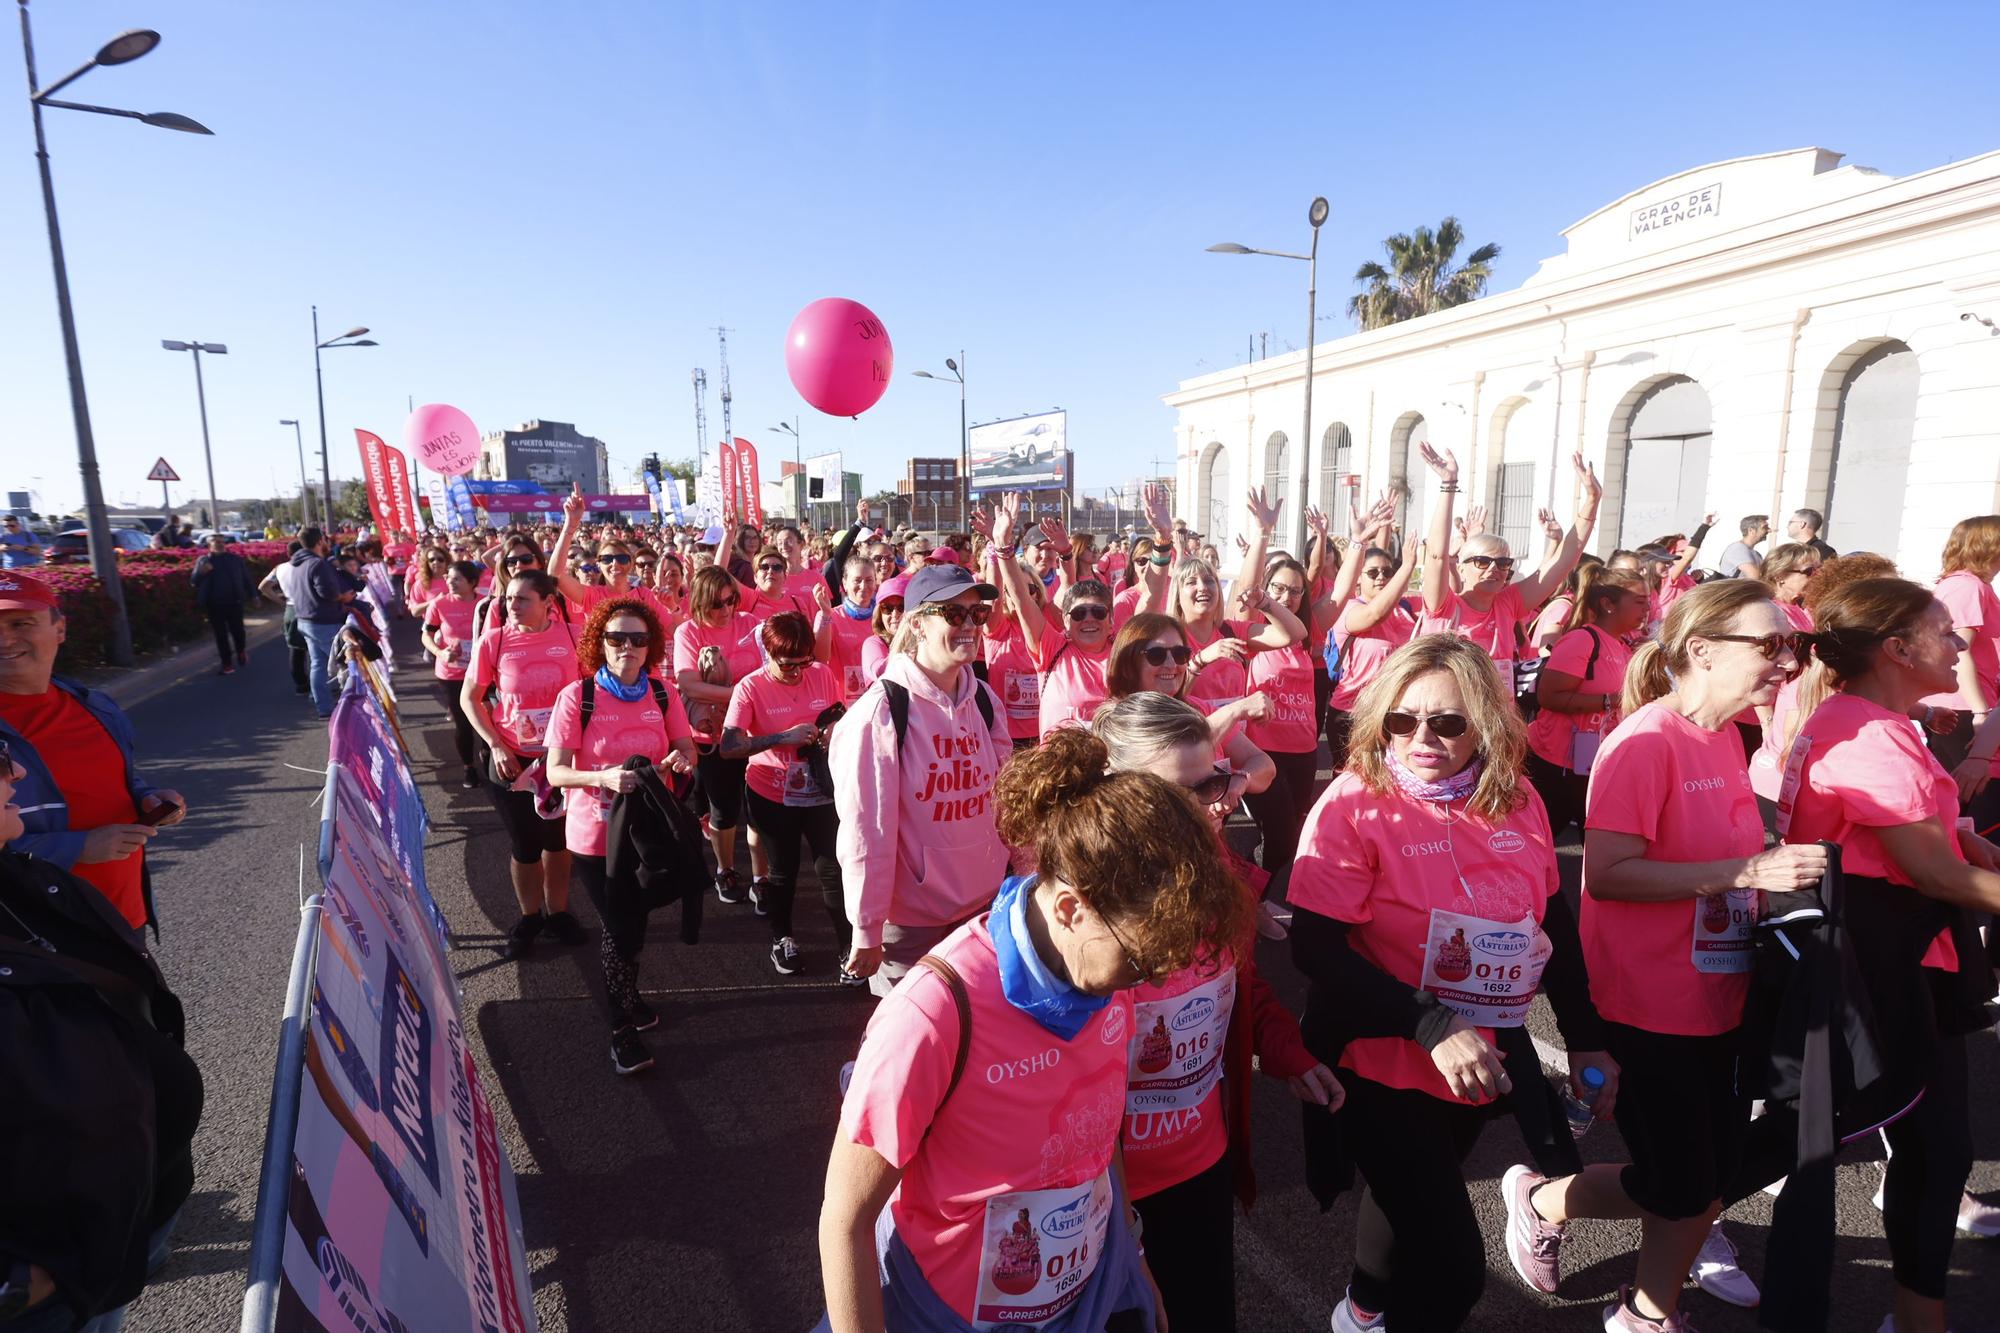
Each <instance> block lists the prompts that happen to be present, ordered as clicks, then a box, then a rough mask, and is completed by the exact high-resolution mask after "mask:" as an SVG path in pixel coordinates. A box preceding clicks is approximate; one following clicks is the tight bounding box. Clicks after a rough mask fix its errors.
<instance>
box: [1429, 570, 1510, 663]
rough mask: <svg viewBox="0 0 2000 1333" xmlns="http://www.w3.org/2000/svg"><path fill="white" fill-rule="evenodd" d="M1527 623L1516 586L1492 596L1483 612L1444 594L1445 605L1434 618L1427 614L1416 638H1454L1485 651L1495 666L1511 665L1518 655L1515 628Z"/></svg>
mask: <svg viewBox="0 0 2000 1333" xmlns="http://www.w3.org/2000/svg"><path fill="white" fill-rule="evenodd" d="M1527 619H1529V616H1528V608H1527V607H1526V606H1524V605H1522V603H1521V590H1520V588H1519V587H1518V586H1517V585H1515V584H1512V583H1510V584H1508V585H1507V586H1506V587H1504V588H1502V589H1501V590H1500V591H1499V592H1497V593H1495V594H1494V596H1493V604H1492V605H1491V606H1489V607H1487V608H1486V609H1485V610H1484V611H1481V610H1479V609H1478V608H1477V607H1475V606H1473V604H1472V603H1471V602H1468V601H1466V600H1465V599H1464V598H1463V597H1461V596H1459V595H1458V594H1457V593H1455V592H1453V591H1452V590H1451V589H1450V588H1446V589H1445V590H1444V601H1443V602H1442V603H1441V604H1440V605H1439V607H1438V610H1437V612H1436V614H1434V615H1433V614H1430V613H1428V612H1427V613H1426V614H1425V616H1424V619H1423V623H1422V625H1421V626H1419V628H1418V630H1417V632H1418V633H1419V634H1456V635H1457V636H1458V637H1459V638H1461V639H1466V640H1468V641H1470V642H1472V643H1476V644H1478V645H1479V646H1480V647H1481V648H1484V649H1485V650H1486V651H1487V653H1488V654H1489V655H1490V656H1491V657H1492V658H1493V660H1494V661H1496V662H1511V661H1513V660H1514V659H1515V658H1516V657H1517V656H1518V655H1519V654H1518V653H1517V652H1516V650H1515V642H1514V641H1515V634H1514V628H1515V626H1517V625H1519V624H1520V623H1521V622H1522V621H1524V620H1527Z"/></svg>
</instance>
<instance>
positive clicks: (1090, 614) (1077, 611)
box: [1069, 602, 1111, 620]
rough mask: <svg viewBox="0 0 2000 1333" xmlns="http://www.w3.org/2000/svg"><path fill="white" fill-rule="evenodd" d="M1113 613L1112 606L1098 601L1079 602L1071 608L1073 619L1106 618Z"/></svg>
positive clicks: (1070, 613) (1070, 612)
mask: <svg viewBox="0 0 2000 1333" xmlns="http://www.w3.org/2000/svg"><path fill="white" fill-rule="evenodd" d="M1110 615H1111V608H1110V607H1108V606H1100V605H1099V604H1098V603H1096V602H1078V603H1077V604H1076V605H1075V606H1072V607H1071V608H1070V609H1069V618H1070V619H1071V620H1105V619H1108V618H1109V617H1110Z"/></svg>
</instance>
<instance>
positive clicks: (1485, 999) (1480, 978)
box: [1423, 907, 1554, 1028]
mask: <svg viewBox="0 0 2000 1333" xmlns="http://www.w3.org/2000/svg"><path fill="white" fill-rule="evenodd" d="M1552 952H1554V946H1552V945H1551V944H1550V943H1549V937H1548V936H1546V935H1544V934H1543V933H1542V928H1541V925H1540V923H1538V922H1537V921H1536V920H1535V918H1534V917H1533V916H1524V917H1522V918H1521V919H1520V920H1519V921H1516V922H1514V923H1513V924H1512V925H1504V924H1502V923H1501V922H1498V921H1487V920H1483V919H1482V918H1480V917H1476V916H1470V915H1467V914H1466V913H1463V912H1447V911H1445V910H1444V909H1443V908H1441V907H1434V908H1432V909H1431V930H1430V939H1429V940H1428V941H1427V942H1426V944H1425V945H1424V979H1423V989H1424V990H1427V991H1429V992H1430V993H1431V994H1433V995H1435V996H1437V997H1438V1000H1439V1001H1440V1002H1441V1003H1442V1004H1443V1005H1444V1006H1445V1007H1446V1008H1447V1009H1450V1010H1452V1011H1453V1012H1455V1013H1457V1014H1459V1015H1460V1016H1462V1017H1463V1018H1464V1019H1465V1020H1466V1021H1467V1022H1468V1023H1473V1024H1476V1025H1478V1026H1479V1027H1484V1028H1517V1027H1520V1026H1521V1024H1522V1022H1523V1021H1525V1020H1526V1018H1527V1016H1528V1006H1529V1005H1530V1004H1532V1003H1533V1002H1534V998H1535V990H1536V988H1537V987H1538V986H1540V985H1541V982H1542V969H1543V968H1545V967H1547V966H1548V963H1549V955H1550V954H1551V953H1552Z"/></svg>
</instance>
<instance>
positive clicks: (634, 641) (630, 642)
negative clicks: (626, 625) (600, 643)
mask: <svg viewBox="0 0 2000 1333" xmlns="http://www.w3.org/2000/svg"><path fill="white" fill-rule="evenodd" d="M652 641H653V635H652V632H651V631H650V630H643V629H629V630H628V629H608V630H606V631H604V642H605V643H606V644H607V645H609V646H610V647H613V648H644V647H645V646H646V645H647V644H649V643H651V642H652Z"/></svg>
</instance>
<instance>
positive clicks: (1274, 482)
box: [1264, 430, 1292, 504]
mask: <svg viewBox="0 0 2000 1333" xmlns="http://www.w3.org/2000/svg"><path fill="white" fill-rule="evenodd" d="M1291 476H1292V442H1291V440H1289V439H1287V438H1286V436H1285V432H1283V431H1281V430H1280V431H1273V432H1272V433H1271V438H1270V439H1268V440H1266V441H1265V442H1264V498H1265V499H1266V500H1268V501H1270V502H1271V503H1272V504H1278V503H1280V502H1281V501H1285V500H1289V499H1291V496H1292V488H1291Z"/></svg>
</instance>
